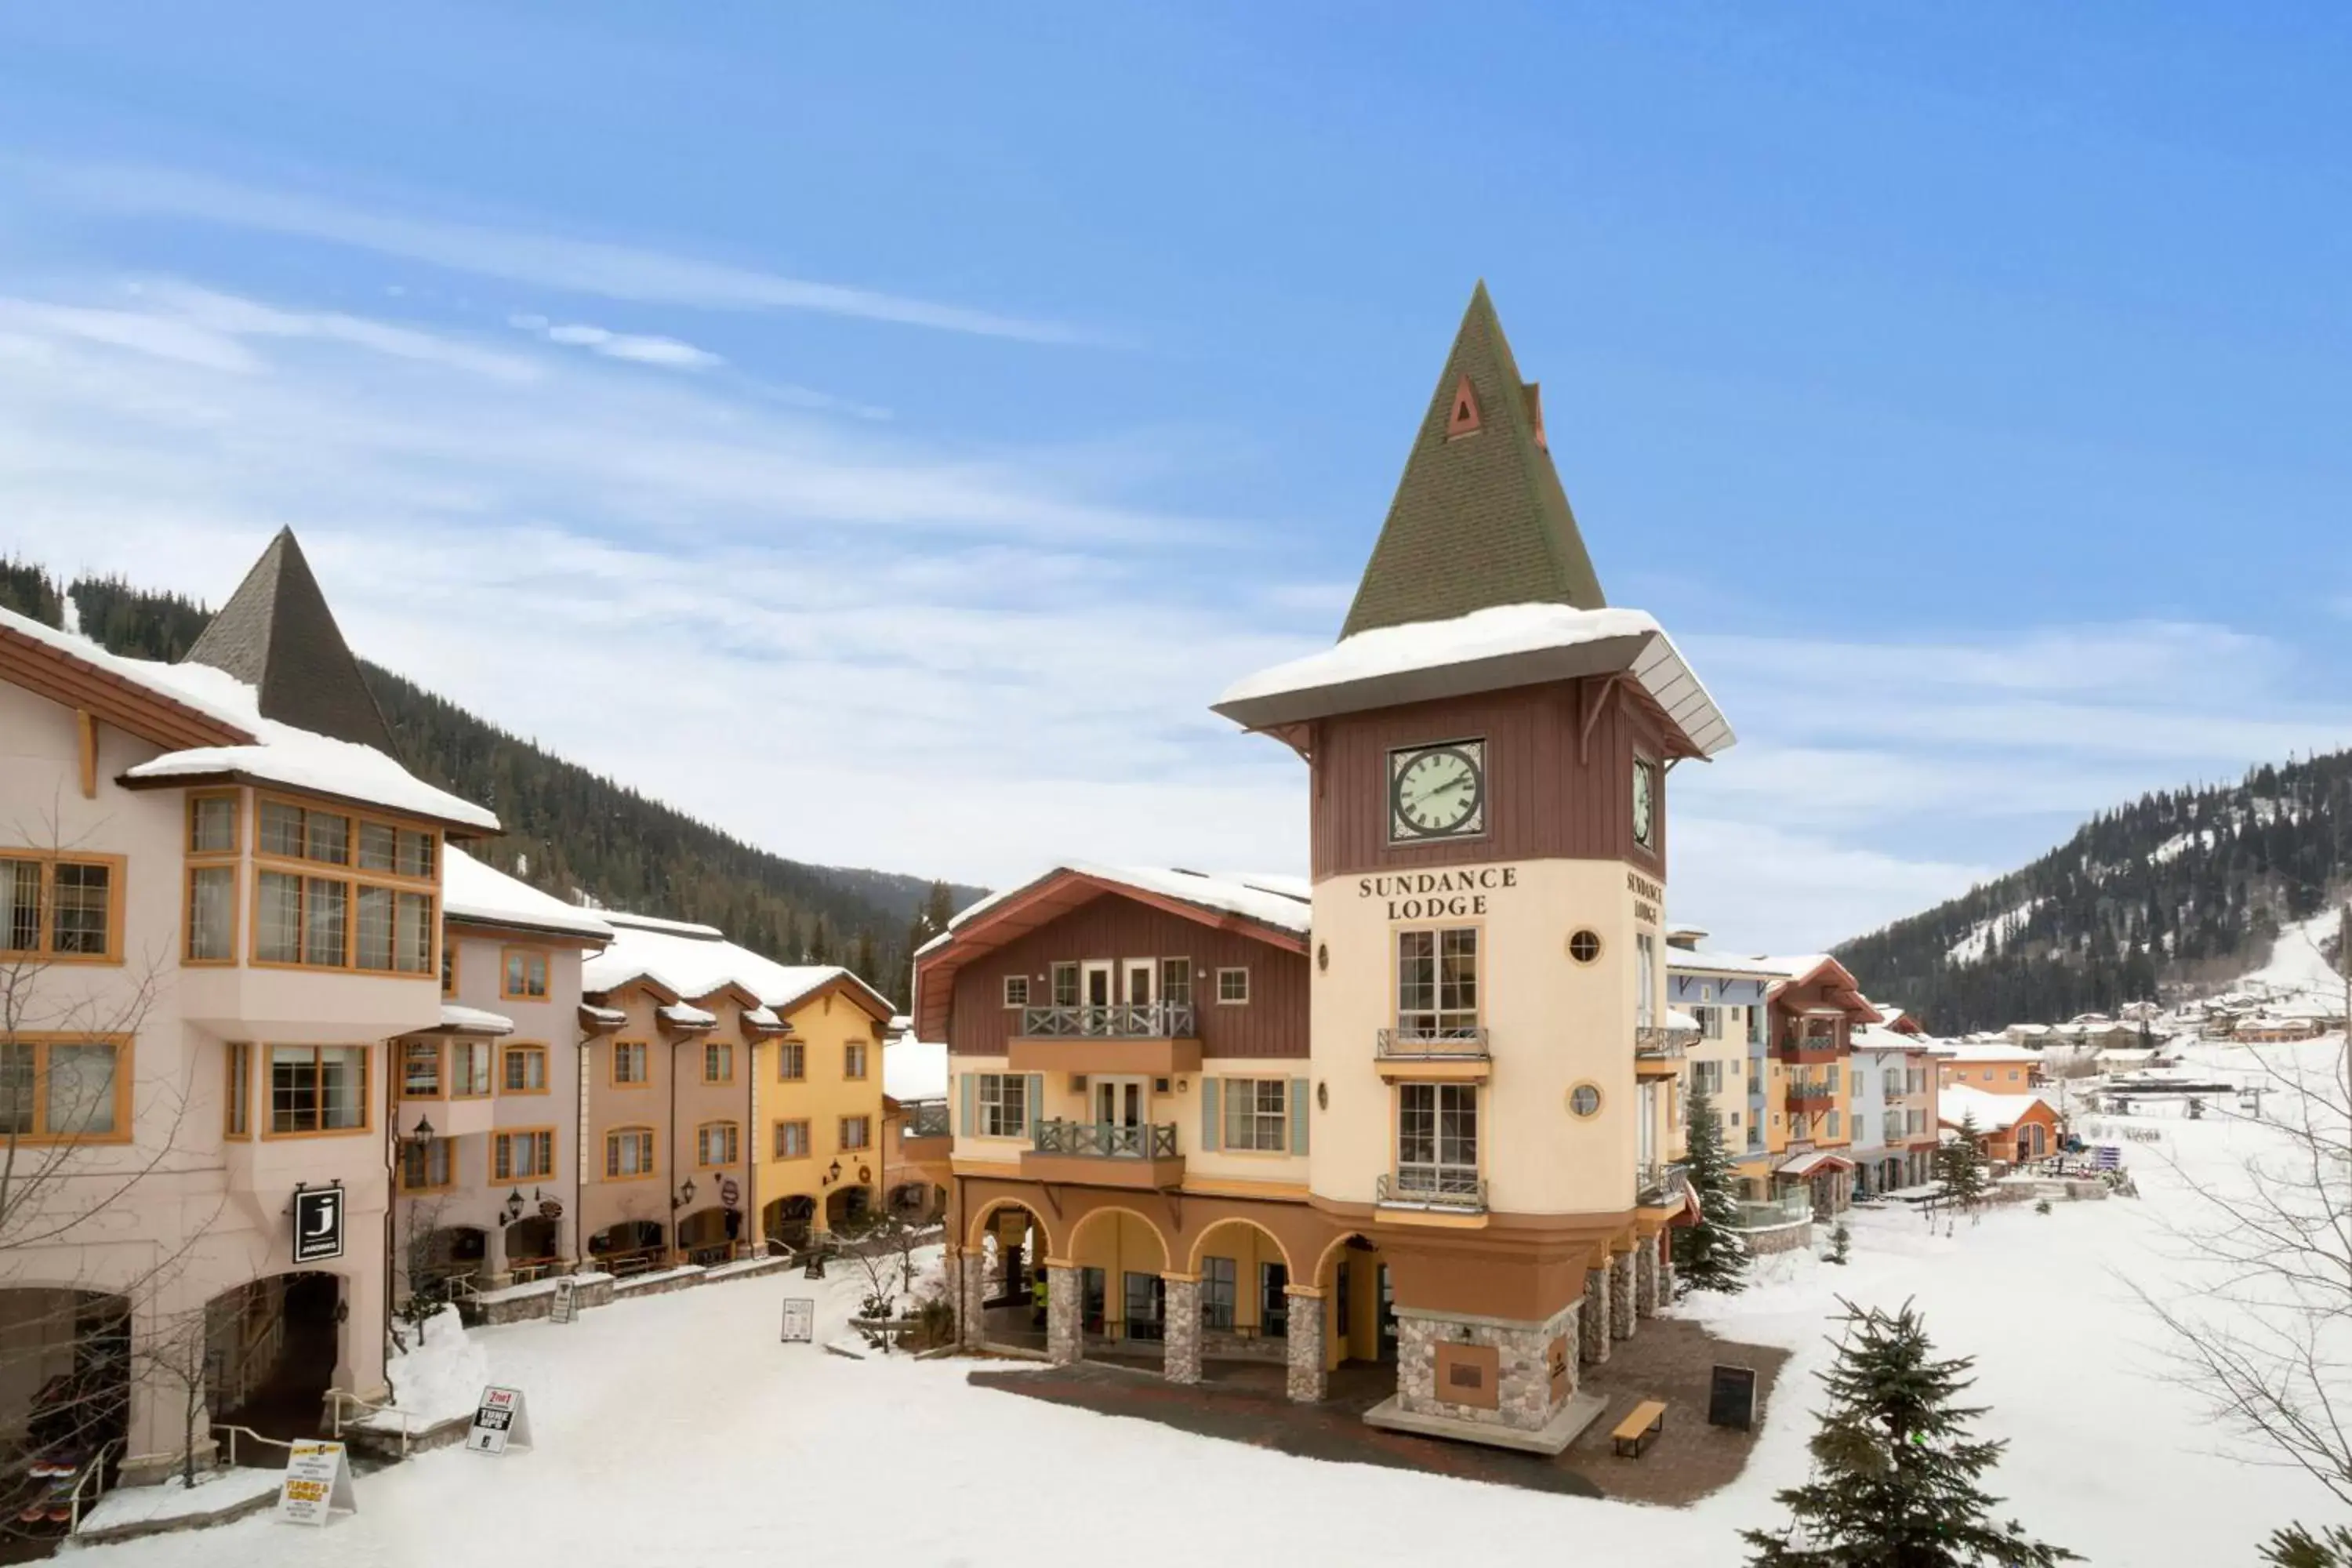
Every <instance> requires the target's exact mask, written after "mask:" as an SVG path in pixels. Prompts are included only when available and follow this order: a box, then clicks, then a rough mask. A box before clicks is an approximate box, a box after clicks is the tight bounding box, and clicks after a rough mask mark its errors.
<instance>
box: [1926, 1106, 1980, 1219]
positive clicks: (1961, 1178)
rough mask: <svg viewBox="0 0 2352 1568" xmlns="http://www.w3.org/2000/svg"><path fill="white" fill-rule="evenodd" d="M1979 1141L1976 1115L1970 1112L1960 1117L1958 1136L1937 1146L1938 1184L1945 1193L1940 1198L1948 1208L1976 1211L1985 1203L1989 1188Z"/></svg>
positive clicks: (1961, 1114) (1963, 1112) (1964, 1112)
mask: <svg viewBox="0 0 2352 1568" xmlns="http://www.w3.org/2000/svg"><path fill="white" fill-rule="evenodd" d="M1978 1137H1979V1133H1978V1131H1977V1113H1976V1112H1975V1111H1973V1110H1967V1111H1962V1112H1961V1113H1960V1129H1959V1131H1958V1134H1957V1135H1955V1136H1953V1137H1949V1138H1947V1139H1945V1140H1944V1141H1943V1142H1941V1143H1938V1144H1937V1145H1936V1181H1937V1185H1938V1186H1939V1187H1941V1189H1942V1191H1941V1192H1940V1193H1939V1194H1937V1195H1938V1196H1940V1197H1941V1198H1942V1199H1943V1201H1944V1202H1945V1203H1947V1204H1951V1205H1958V1207H1960V1208H1964V1209H1969V1210H1973V1209H1974V1208H1975V1207H1976V1206H1977V1205H1979V1204H1980V1203H1982V1202H1983V1201H1984V1197H1985V1193H1986V1191H1987V1189H1988V1187H1989V1186H1990V1183H1988V1182H1987V1180H1986V1179H1985V1159H1984V1145H1983V1144H1982V1143H1979V1142H1978V1141H1977V1140H1978Z"/></svg>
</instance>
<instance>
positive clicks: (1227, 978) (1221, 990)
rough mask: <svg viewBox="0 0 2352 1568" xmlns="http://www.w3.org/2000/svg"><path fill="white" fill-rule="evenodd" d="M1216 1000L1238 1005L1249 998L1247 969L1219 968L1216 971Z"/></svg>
mask: <svg viewBox="0 0 2352 1568" xmlns="http://www.w3.org/2000/svg"><path fill="white" fill-rule="evenodd" d="M1217 1000H1218V1001H1219V1002H1222V1003H1226V1004H1229V1005H1239V1004H1241V1003H1244V1002H1247V1001H1248V1000H1249V971H1248V970H1246V969H1220V970H1218V971H1217Z"/></svg>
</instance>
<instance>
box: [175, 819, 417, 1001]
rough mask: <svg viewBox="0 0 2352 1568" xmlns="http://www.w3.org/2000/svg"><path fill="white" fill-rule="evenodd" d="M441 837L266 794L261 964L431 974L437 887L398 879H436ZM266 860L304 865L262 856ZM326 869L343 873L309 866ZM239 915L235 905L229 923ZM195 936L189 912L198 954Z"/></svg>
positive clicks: (257, 930)
mask: <svg viewBox="0 0 2352 1568" xmlns="http://www.w3.org/2000/svg"><path fill="white" fill-rule="evenodd" d="M435 845H436V837H435V836H434V835H433V834H431V833H426V832H421V831H419V830H417V829H414V828H408V827H402V826H397V825H395V824H393V823H388V822H378V821H374V820H371V819H366V818H358V817H352V816H347V815H345V814H344V813H341V812H333V811H319V810H314V809H312V808H310V807H308V806H302V805H294V804H293V803H291V802H289V801H282V800H268V799H264V800H263V801H262V802H261V805H260V831H259V833H258V834H257V842H256V844H255V854H256V855H257V857H258V858H259V859H260V860H261V861H262V862H265V864H261V865H257V868H256V870H255V882H254V939H253V946H254V958H255V960H256V962H257V963H289V964H299V965H301V966H303V967H305V968H310V969H352V970H360V971H363V972H366V973H375V974H429V973H433V968H434V941H435V936H436V926H437V924H438V921H437V920H436V902H435V898H434V894H433V891H432V890H431V889H430V888H429V887H402V886H399V885H398V883H399V882H400V881H402V880H409V881H415V882H425V883H430V881H431V880H432V878H433V875H434V870H433V867H434V860H435ZM270 861H277V862H297V863H299V865H298V864H280V865H275V866H273V865H268V864H266V863H267V862H270ZM320 867H330V868H339V869H341V870H342V874H340V875H334V876H322V875H318V874H316V873H315V871H314V869H313V868H320ZM345 868H347V869H345ZM209 869H210V868H202V869H201V870H200V871H199V872H198V873H196V875H202V874H203V873H204V871H208V870H209ZM353 872H356V873H357V874H356V875H353V874H352V873H353ZM191 897H192V900H193V898H194V893H193V890H192V895H191ZM234 914H235V911H234V909H233V907H232V908H231V909H230V910H229V918H230V919H231V920H232V921H233V920H234ZM196 934H197V932H196V926H195V923H194V920H193V918H192V921H191V925H190V944H191V955H192V956H193V955H194V952H193V950H194V943H195V941H196ZM444 988H445V990H446V988H447V975H446V971H445V974H444Z"/></svg>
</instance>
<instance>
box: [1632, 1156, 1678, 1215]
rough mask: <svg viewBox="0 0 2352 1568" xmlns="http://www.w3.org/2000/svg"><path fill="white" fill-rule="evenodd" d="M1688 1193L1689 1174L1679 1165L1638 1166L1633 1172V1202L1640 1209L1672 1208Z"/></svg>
mask: <svg viewBox="0 0 2352 1568" xmlns="http://www.w3.org/2000/svg"><path fill="white" fill-rule="evenodd" d="M1689 1191H1690V1174H1689V1173H1688V1171H1686V1170H1685V1168H1684V1167H1683V1166H1682V1165H1681V1164H1679V1163H1675V1164H1671V1165H1638V1166H1636V1167H1634V1171H1633V1202H1634V1204H1635V1205H1637V1206H1639V1207H1642V1208H1645V1209H1656V1208H1674V1207H1676V1206H1677V1205H1680V1204H1681V1203H1682V1201H1683V1197H1684V1195H1685V1194H1687V1193H1688V1192H1689Z"/></svg>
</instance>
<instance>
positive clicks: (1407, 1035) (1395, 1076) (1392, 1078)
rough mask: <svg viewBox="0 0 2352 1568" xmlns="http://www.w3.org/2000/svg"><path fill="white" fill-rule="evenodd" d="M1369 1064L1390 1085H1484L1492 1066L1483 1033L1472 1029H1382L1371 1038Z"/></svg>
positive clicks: (1491, 1056)
mask: <svg viewBox="0 0 2352 1568" xmlns="http://www.w3.org/2000/svg"><path fill="white" fill-rule="evenodd" d="M1372 1065H1373V1067H1374V1068H1375V1069H1376V1070H1378V1071H1379V1073H1380V1075H1381V1078H1383V1079H1387V1080H1388V1081H1389V1082H1391V1083H1395V1082H1397V1081H1399V1080H1401V1079H1412V1080H1418V1081H1423V1082H1426V1081H1428V1080H1431V1079H1441V1080H1444V1081H1446V1082H1451V1083H1484V1082H1486V1075H1487V1073H1488V1072H1489V1071H1490V1070H1491V1069H1492V1068H1493V1067H1494V1057H1493V1055H1492V1053H1491V1052H1490V1051H1489V1049H1488V1047H1487V1043H1486V1030H1485V1029H1484V1028H1483V1027H1479V1026H1469V1025H1465V1026H1456V1027H1450V1028H1431V1027H1426V1026H1421V1027H1412V1028H1402V1029H1382V1030H1381V1031H1380V1032H1379V1033H1378V1034H1377V1035H1375V1036H1374V1037H1373V1039H1372Z"/></svg>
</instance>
